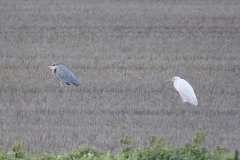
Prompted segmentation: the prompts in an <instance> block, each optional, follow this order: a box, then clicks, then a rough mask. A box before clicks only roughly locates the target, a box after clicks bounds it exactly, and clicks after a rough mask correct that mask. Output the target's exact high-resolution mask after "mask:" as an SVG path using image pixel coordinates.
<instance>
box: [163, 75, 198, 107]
mask: <svg viewBox="0 0 240 160" xmlns="http://www.w3.org/2000/svg"><path fill="white" fill-rule="evenodd" d="M171 81H173V82H174V87H175V89H176V90H177V91H178V92H179V94H180V96H181V97H182V101H183V102H189V103H191V104H193V105H195V106H197V105H198V101H197V97H196V95H195V92H194V90H193V88H192V86H191V85H190V84H189V83H188V82H187V81H186V80H184V79H181V78H180V77H173V78H172V79H169V80H166V81H165V82H171Z"/></svg>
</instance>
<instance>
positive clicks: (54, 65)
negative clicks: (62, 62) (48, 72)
mask: <svg viewBox="0 0 240 160" xmlns="http://www.w3.org/2000/svg"><path fill="white" fill-rule="evenodd" d="M58 65H59V64H56V63H54V64H53V65H51V66H47V67H46V68H50V69H55V68H57V66H58Z"/></svg>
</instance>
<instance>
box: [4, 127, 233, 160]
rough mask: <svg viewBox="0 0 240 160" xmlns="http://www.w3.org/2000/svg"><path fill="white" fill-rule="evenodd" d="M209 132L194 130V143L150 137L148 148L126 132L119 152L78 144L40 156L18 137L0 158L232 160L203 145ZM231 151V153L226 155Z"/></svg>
mask: <svg viewBox="0 0 240 160" xmlns="http://www.w3.org/2000/svg"><path fill="white" fill-rule="evenodd" d="M205 137H206V134H204V133H203V132H202V131H201V130H200V131H198V132H196V133H194V135H193V138H192V141H191V143H186V144H184V145H183V146H180V147H175V146H172V145H170V146H167V145H166V143H165V140H164V138H163V137H159V138H158V137H154V136H153V137H151V138H150V141H149V145H148V146H147V147H145V148H143V147H136V148H132V146H131V137H130V136H123V137H122V138H121V139H120V143H121V144H122V146H123V148H122V151H121V152H120V153H118V154H110V151H109V152H108V153H107V154H105V153H102V152H99V151H97V149H95V148H89V147H79V148H78V149H77V150H73V151H72V152H70V153H60V154H57V155H54V154H52V153H44V154H42V155H41V156H36V155H28V154H27V153H26V145H25V144H24V143H23V142H22V141H16V142H15V143H14V144H13V146H12V149H11V151H9V152H4V151H3V150H1V153H0V160H20V159H21V160H233V154H229V153H228V150H227V149H225V148H222V147H220V146H218V147H216V149H207V148H204V147H202V145H203V144H204V143H205ZM227 154H228V155H227Z"/></svg>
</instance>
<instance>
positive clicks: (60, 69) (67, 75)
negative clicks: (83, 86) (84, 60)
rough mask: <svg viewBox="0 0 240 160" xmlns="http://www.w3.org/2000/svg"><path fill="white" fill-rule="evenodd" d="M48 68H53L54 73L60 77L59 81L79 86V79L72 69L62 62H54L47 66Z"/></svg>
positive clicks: (62, 83)
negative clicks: (61, 63)
mask: <svg viewBox="0 0 240 160" xmlns="http://www.w3.org/2000/svg"><path fill="white" fill-rule="evenodd" d="M47 68H50V69H52V74H53V75H54V76H55V77H56V78H57V79H58V81H59V82H60V84H61V88H62V85H64V84H66V85H70V84H73V85H75V86H79V85H80V84H79V82H78V80H77V79H76V78H75V76H74V75H73V74H72V72H71V71H70V70H68V69H67V68H66V67H65V66H63V65H60V64H53V65H51V66H47Z"/></svg>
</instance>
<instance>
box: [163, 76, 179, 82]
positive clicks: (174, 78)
mask: <svg viewBox="0 0 240 160" xmlns="http://www.w3.org/2000/svg"><path fill="white" fill-rule="evenodd" d="M179 79H181V78H180V77H173V78H171V79H168V80H166V81H165V82H172V81H176V80H179Z"/></svg>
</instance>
